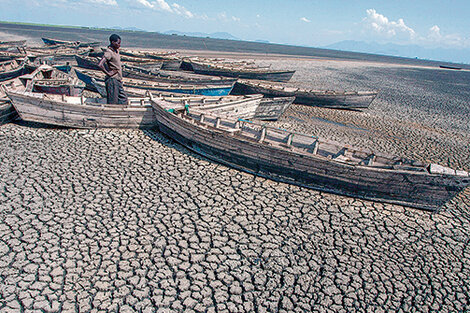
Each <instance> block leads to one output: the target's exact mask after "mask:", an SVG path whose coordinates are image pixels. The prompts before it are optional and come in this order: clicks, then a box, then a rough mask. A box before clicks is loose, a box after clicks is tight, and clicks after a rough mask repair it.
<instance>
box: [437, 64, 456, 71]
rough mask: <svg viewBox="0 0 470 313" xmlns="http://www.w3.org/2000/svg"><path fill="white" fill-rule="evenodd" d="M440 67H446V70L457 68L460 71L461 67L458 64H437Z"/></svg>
mask: <svg viewBox="0 0 470 313" xmlns="http://www.w3.org/2000/svg"><path fill="white" fill-rule="evenodd" d="M439 67H440V68H444V69H447V70H457V71H460V70H461V69H462V68H461V67H458V66H451V65H442V64H441V65H439Z"/></svg>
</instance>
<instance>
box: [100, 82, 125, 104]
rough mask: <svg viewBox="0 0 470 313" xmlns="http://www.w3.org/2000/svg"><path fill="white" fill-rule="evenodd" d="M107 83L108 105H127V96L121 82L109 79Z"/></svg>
mask: <svg viewBox="0 0 470 313" xmlns="http://www.w3.org/2000/svg"><path fill="white" fill-rule="evenodd" d="M105 83H106V93H107V103H108V104H127V95H126V92H125V91H124V87H123V86H122V82H121V81H120V80H118V79H116V78H111V77H107V78H106V80H105Z"/></svg>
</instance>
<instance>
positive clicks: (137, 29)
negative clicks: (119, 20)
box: [111, 26, 146, 32]
mask: <svg viewBox="0 0 470 313" xmlns="http://www.w3.org/2000/svg"><path fill="white" fill-rule="evenodd" d="M111 29H117V30H130V31H133V32H146V30H143V29H140V28H137V27H119V26H113V27H111Z"/></svg>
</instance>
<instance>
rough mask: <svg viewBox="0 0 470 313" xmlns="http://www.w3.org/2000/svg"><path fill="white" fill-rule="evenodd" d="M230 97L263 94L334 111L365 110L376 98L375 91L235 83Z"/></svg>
mask: <svg viewBox="0 0 470 313" xmlns="http://www.w3.org/2000/svg"><path fill="white" fill-rule="evenodd" d="M230 94H232V95H249V94H263V95H265V96H266V97H295V100H294V103H296V104H302V105H309V106H318V107H326V108H335V109H366V108H368V107H369V105H370V104H371V103H372V101H374V99H375V98H376V97H377V92H375V91H362V92H337V91H320V90H317V91H316V90H302V89H297V88H289V87H282V86H277V87H273V88H269V87H268V86H266V85H264V84H257V83H251V82H244V81H237V82H236V83H235V85H234V86H233V89H232V91H231V92H230Z"/></svg>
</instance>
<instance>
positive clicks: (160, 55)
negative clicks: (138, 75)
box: [119, 49, 177, 60]
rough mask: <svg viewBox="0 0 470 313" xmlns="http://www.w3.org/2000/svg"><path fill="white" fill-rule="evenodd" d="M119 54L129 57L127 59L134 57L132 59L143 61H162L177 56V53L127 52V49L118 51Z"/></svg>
mask: <svg viewBox="0 0 470 313" xmlns="http://www.w3.org/2000/svg"><path fill="white" fill-rule="evenodd" d="M119 53H120V54H121V55H125V56H129V57H134V58H144V59H154V60H163V59H165V58H167V57H169V56H175V55H177V52H168V51H163V52H156V51H152V52H150V51H134V50H128V49H120V50H119Z"/></svg>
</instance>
